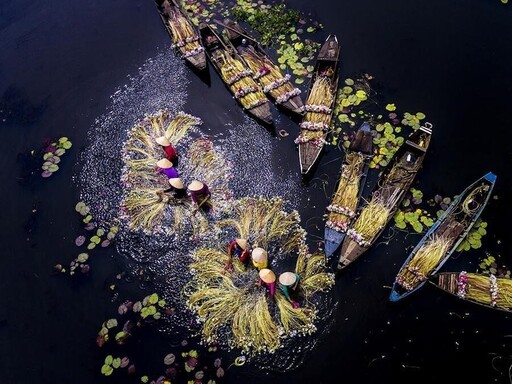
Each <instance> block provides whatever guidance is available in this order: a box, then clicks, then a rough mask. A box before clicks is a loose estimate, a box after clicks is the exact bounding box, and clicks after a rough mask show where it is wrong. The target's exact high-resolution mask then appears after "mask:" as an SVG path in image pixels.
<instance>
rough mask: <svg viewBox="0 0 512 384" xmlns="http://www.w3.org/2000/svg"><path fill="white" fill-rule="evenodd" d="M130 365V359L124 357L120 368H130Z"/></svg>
mask: <svg viewBox="0 0 512 384" xmlns="http://www.w3.org/2000/svg"><path fill="white" fill-rule="evenodd" d="M128 364H130V359H129V358H128V357H123V358H122V359H121V364H119V367H120V368H125V367H127V366H128Z"/></svg>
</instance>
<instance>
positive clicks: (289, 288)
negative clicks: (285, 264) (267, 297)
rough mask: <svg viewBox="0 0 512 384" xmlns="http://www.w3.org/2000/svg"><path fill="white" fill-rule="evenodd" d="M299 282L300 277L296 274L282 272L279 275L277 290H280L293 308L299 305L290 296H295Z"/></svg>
mask: <svg viewBox="0 0 512 384" xmlns="http://www.w3.org/2000/svg"><path fill="white" fill-rule="evenodd" d="M299 281H300V275H299V274H298V273H294V272H283V273H281V274H280V275H279V288H281V290H282V291H283V293H284V296H285V297H286V299H287V300H288V301H289V302H290V303H292V305H293V307H294V308H297V307H298V305H299V304H298V303H297V302H296V301H295V300H293V299H292V297H291V296H295V295H296V294H297V293H298V285H299Z"/></svg>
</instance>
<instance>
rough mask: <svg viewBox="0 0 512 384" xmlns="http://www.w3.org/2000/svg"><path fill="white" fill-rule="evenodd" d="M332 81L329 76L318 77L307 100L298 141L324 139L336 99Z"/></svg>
mask: <svg viewBox="0 0 512 384" xmlns="http://www.w3.org/2000/svg"><path fill="white" fill-rule="evenodd" d="M331 86H332V83H331V80H330V79H329V78H328V77H317V78H316V80H315V82H314V83H313V86H312V87H311V91H310V93H309V95H308V98H307V100H306V105H305V108H306V114H305V115H304V118H303V120H302V122H301V123H300V127H301V131H300V135H299V138H298V139H297V140H296V141H297V142H308V141H312V140H317V141H318V140H323V139H324V136H325V135H326V132H327V130H328V129H329V125H330V123H331V118H332V113H331V112H330V111H331V108H332V104H333V101H334V93H333V91H332V89H331Z"/></svg>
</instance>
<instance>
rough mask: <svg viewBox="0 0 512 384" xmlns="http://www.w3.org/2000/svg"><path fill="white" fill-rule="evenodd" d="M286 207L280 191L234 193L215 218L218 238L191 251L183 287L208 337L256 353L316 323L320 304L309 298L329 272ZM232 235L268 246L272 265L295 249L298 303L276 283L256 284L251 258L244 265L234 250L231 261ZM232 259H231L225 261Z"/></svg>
mask: <svg viewBox="0 0 512 384" xmlns="http://www.w3.org/2000/svg"><path fill="white" fill-rule="evenodd" d="M283 207H284V201H283V200H281V199H279V198H273V199H265V198H250V197H248V198H243V199H241V200H237V201H235V202H234V204H233V213H232V215H231V216H230V217H228V218H226V219H223V220H220V221H219V222H218V224H219V226H221V227H222V228H224V229H225V231H223V232H222V235H220V238H219V240H220V242H219V244H218V246H217V247H211V246H204V247H199V248H198V249H196V250H194V251H193V253H192V258H193V260H194V261H193V263H192V264H190V270H191V272H192V274H193V278H192V280H191V282H190V283H189V284H188V285H187V286H186V287H185V289H184V292H185V296H186V298H187V303H188V306H189V308H191V309H192V311H193V312H194V313H195V314H196V315H197V319H198V321H199V323H200V325H201V330H200V333H201V336H202V339H203V340H204V341H205V342H206V343H219V344H221V345H226V346H228V347H230V348H237V349H241V350H242V351H243V352H244V353H246V354H248V355H256V354H260V353H267V352H268V353H273V352H275V351H276V350H278V349H279V348H280V347H281V346H282V341H283V339H285V338H288V337H295V336H300V335H307V334H312V333H313V332H315V331H316V327H315V320H316V317H317V309H316V308H315V305H314V304H312V303H313V302H312V301H311V300H310V299H311V297H312V296H313V295H315V294H317V293H318V292H323V291H327V290H328V289H329V288H330V287H331V286H332V285H333V284H334V278H333V275H332V274H331V273H328V272H326V268H325V256H324V255H323V254H315V255H311V254H309V252H308V249H307V247H306V245H305V231H304V230H303V229H302V228H301V227H300V225H299V221H300V217H299V215H298V213H297V212H296V211H293V212H291V213H287V212H285V211H284V210H283ZM235 237H236V238H245V239H248V241H249V243H250V244H251V245H252V247H254V248H255V247H258V248H259V247H262V248H264V249H265V250H267V251H268V255H269V260H270V263H269V267H268V268H271V269H273V270H274V271H278V270H279V269H283V267H282V266H281V264H282V261H283V259H284V258H289V257H296V264H295V273H297V274H298V275H299V276H300V284H299V287H300V288H299V289H300V295H301V297H302V300H301V301H302V305H301V306H300V307H298V306H296V305H293V304H292V303H291V302H290V301H289V300H288V299H287V298H286V296H285V295H284V293H283V292H282V291H281V290H280V289H279V288H277V289H276V292H275V295H274V298H273V299H272V298H271V297H270V296H269V293H268V291H267V289H265V287H262V286H260V285H259V284H256V283H258V281H259V271H258V269H257V268H255V267H254V266H253V265H252V264H251V263H248V264H247V265H244V264H242V262H240V261H239V260H238V259H236V258H235V259H234V260H231V262H230V259H229V256H228V254H227V249H226V247H225V244H227V243H229V241H230V239H232V238H235ZM230 263H232V264H231V265H232V267H230V268H227V267H226V265H229V264H230ZM283 272H284V271H283ZM276 274H277V272H276Z"/></svg>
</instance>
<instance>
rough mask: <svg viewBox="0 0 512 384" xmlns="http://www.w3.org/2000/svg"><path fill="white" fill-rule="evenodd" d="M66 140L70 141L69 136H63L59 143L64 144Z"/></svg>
mask: <svg viewBox="0 0 512 384" xmlns="http://www.w3.org/2000/svg"><path fill="white" fill-rule="evenodd" d="M66 141H68V138H67V137H66V136H62V137H61V138H60V139H59V144H64V143H65V142H66Z"/></svg>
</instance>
